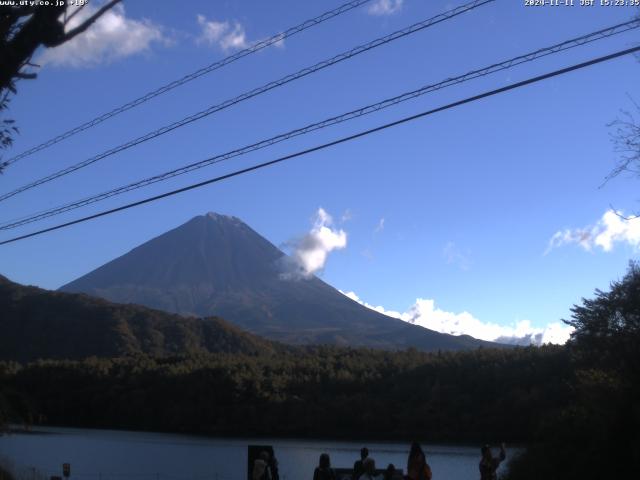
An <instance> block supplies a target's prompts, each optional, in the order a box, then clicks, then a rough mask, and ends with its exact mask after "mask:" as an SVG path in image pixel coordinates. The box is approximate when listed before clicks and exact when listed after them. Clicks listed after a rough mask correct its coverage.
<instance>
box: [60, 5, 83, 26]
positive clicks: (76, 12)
mask: <svg viewBox="0 0 640 480" xmlns="http://www.w3.org/2000/svg"><path fill="white" fill-rule="evenodd" d="M87 5H88V4H87V3H83V4H82V5H80V6H79V7H78V8H76V9H75V11H74V12H73V13H72V14H71V15H69V16H68V17H67V16H66V15H67V12H68V11H69V9H67V10H65V11H64V14H65V18H64V25H65V26H66V25H67V23H69V22H70V21H71V19H72V18H73V17H75V16H76V15H77V14H78V13H80V11H81V10H82V9H83V8H84V7H86V6H87Z"/></svg>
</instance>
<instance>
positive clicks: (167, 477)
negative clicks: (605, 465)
mask: <svg viewBox="0 0 640 480" xmlns="http://www.w3.org/2000/svg"><path fill="white" fill-rule="evenodd" d="M247 445H273V447H274V451H275V454H276V457H277V458H278V460H279V462H280V478H281V479H282V480H305V479H308V480H311V479H312V478H313V469H314V468H315V466H316V465H317V463H318V457H319V456H320V454H321V453H324V452H326V453H328V454H329V455H330V456H331V464H332V466H333V467H347V468H348V467H351V466H353V462H354V461H355V460H356V459H358V458H359V452H360V448H361V447H363V446H365V445H362V444H360V443H353V442H344V441H330V440H282V439H272V440H268V439H259V440H258V439H251V438H247V439H224V438H210V437H198V436H190V435H178V434H163V433H145V432H129V431H114V430H88V429H73V428H55V427H50V428H39V429H38V432H35V433H29V434H12V435H5V436H0V456H2V457H3V458H5V459H9V460H10V461H11V462H12V463H13V465H14V469H15V470H16V471H17V472H19V473H20V476H21V477H22V479H23V480H40V479H41V478H42V477H45V478H47V479H48V478H49V477H50V476H52V475H59V476H61V475H62V463H65V462H67V463H70V464H71V479H70V480H245V479H246V478H247V472H246V465H247ZM366 446H367V447H368V448H369V451H370V456H371V457H373V458H374V459H375V461H376V466H377V467H378V468H384V467H386V466H387V465H388V464H389V463H393V464H394V465H395V466H396V467H398V468H403V469H406V461H407V454H408V451H409V445H408V444H402V443H381V442H367V443H366ZM423 449H424V450H425V453H426V455H427V461H428V462H429V464H430V465H431V469H432V470H433V478H434V480H438V479H447V480H467V479H477V478H479V476H480V475H479V473H478V462H479V461H480V455H479V448H478V447H476V446H473V447H465V446H446V445H428V444H425V445H423ZM502 468H504V466H501V469H502ZM34 469H35V470H34Z"/></svg>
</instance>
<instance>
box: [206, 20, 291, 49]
mask: <svg viewBox="0 0 640 480" xmlns="http://www.w3.org/2000/svg"><path fill="white" fill-rule="evenodd" d="M196 19H197V21H198V25H200V29H201V31H200V36H199V37H198V38H197V42H198V43H200V44H207V45H215V46H217V47H218V48H220V49H221V50H222V51H224V52H229V51H231V50H242V49H244V48H247V47H248V46H249V43H248V42H247V35H246V33H245V30H244V27H243V26H242V24H241V23H239V22H233V23H231V22H229V21H227V20H225V21H224V22H218V21H215V20H208V19H207V18H206V17H205V16H204V15H200V14H198V15H197V17H196ZM280 42H282V40H281V41H280Z"/></svg>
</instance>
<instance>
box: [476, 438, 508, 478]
mask: <svg viewBox="0 0 640 480" xmlns="http://www.w3.org/2000/svg"><path fill="white" fill-rule="evenodd" d="M480 452H481V453H482V459H481V460H480V464H479V465H478V466H479V468H480V480H496V479H497V478H498V475H497V474H496V471H497V470H498V467H499V466H500V463H502V462H503V461H504V459H505V458H507V452H506V450H505V446H504V443H502V444H500V456H499V457H497V458H496V457H494V456H493V453H492V452H491V447H490V446H489V445H484V446H483V447H482V448H481V449H480Z"/></svg>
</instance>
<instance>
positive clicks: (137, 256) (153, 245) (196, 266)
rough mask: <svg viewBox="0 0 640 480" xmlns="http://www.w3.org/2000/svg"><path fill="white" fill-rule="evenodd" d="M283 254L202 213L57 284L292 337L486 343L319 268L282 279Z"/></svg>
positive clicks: (238, 224) (236, 222) (364, 342)
mask: <svg viewBox="0 0 640 480" xmlns="http://www.w3.org/2000/svg"><path fill="white" fill-rule="evenodd" d="M284 258H285V254H284V253H283V252H282V251H280V250H279V249H278V248H276V247H275V246H274V245H273V244H271V243H270V242H269V241H268V240H266V239H265V238H263V237H262V236H260V235H259V234H258V233H256V232H255V231H254V230H252V229H251V228H250V227H249V226H248V225H246V224H245V223H243V222H242V221H241V220H240V219H238V218H236V217H230V216H226V215H219V214H215V213H209V214H206V215H203V216H198V217H195V218H193V219H192V220H190V221H188V222H187V223H185V224H184V225H181V226H180V227H178V228H175V229H173V230H171V231H169V232H166V233H164V234H162V235H160V236H158V237H156V238H154V239H152V240H150V241H148V242H146V243H144V244H142V245H140V246H138V247H136V248H134V249H133V250H131V251H130V252H129V253H127V254H125V255H123V256H121V257H119V258H117V259H115V260H113V261H111V262H109V263H107V264H105V265H103V266H101V267H99V268H98V269H96V270H94V271H92V272H90V273H88V274H86V275H84V276H82V277H80V278H78V279H77V280H75V281H73V282H71V283H68V284H67V285H64V286H63V287H61V289H60V290H61V291H65V292H84V293H87V294H89V295H94V296H99V297H103V298H105V299H108V300H111V301H114V302H119V303H136V304H141V305H146V306H148V307H152V308H156V309H159V310H164V311H167V312H174V313H179V314H184V315H194V316H199V317H205V316H211V315H216V316H219V317H222V318H225V319H226V320H228V321H230V322H233V323H234V324H235V325H238V326H240V327H242V328H243V329H246V330H248V331H250V332H252V333H255V334H258V335H261V336H264V337H267V338H270V339H273V340H278V341H282V342H286V343H292V344H336V345H349V346H367V347H376V348H387V349H403V348H407V347H415V348H418V349H421V350H425V351H433V350H439V349H441V350H462V349H469V348H476V347H478V346H481V345H485V346H496V344H494V343H491V342H484V341H480V340H476V339H474V338H472V337H469V336H453V335H446V334H442V333H438V332H435V331H432V330H428V329H426V328H422V327H419V326H416V325H412V324H409V323H406V322H403V321H401V320H398V319H394V318H390V317H387V316H385V315H382V314H380V313H378V312H375V311H373V310H371V309H368V308H366V307H364V306H362V305H360V304H359V303H357V302H354V301H353V300H351V299H349V298H347V297H346V296H344V295H343V294H341V293H340V292H339V291H337V290H336V289H335V288H333V287H331V286H330V285H328V284H326V283H325V282H323V281H322V280H320V279H319V278H317V277H311V278H307V279H298V280H291V279H288V280H287V279H284V278H283V275H282V273H283V270H282V265H283V259H284Z"/></svg>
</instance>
